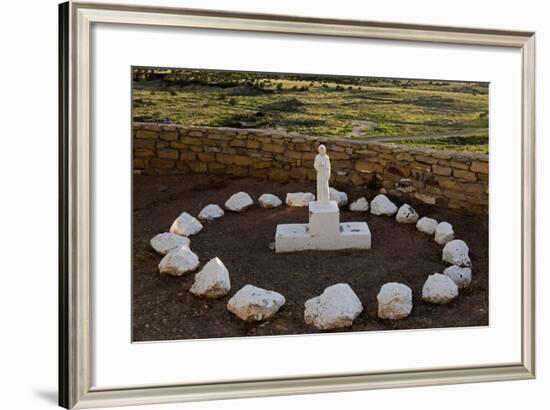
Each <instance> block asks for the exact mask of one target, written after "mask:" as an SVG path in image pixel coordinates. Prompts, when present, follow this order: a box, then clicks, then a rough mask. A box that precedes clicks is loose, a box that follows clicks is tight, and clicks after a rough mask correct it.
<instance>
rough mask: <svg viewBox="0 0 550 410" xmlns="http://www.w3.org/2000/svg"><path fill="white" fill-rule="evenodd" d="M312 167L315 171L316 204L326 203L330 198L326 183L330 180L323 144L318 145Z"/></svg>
mask: <svg viewBox="0 0 550 410" xmlns="http://www.w3.org/2000/svg"><path fill="white" fill-rule="evenodd" d="M313 166H314V167H315V169H316V170H317V202H328V200H329V196H330V195H329V187H328V181H329V179H330V158H329V156H328V155H327V149H326V147H325V146H324V145H323V144H321V145H319V154H317V155H316V156H315V163H314V164H313Z"/></svg>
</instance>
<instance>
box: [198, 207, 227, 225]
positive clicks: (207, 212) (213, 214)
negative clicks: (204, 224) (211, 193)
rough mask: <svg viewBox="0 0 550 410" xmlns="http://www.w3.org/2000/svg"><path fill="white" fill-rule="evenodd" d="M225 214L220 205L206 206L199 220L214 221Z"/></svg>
mask: <svg viewBox="0 0 550 410" xmlns="http://www.w3.org/2000/svg"><path fill="white" fill-rule="evenodd" d="M224 214H225V212H223V209H221V208H220V207H219V206H218V205H215V204H210V205H206V206H205V207H204V208H202V210H201V211H200V213H199V219H202V220H204V221H213V220H214V219H218V218H221V217H222V216H224Z"/></svg>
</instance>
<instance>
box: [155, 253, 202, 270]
mask: <svg viewBox="0 0 550 410" xmlns="http://www.w3.org/2000/svg"><path fill="white" fill-rule="evenodd" d="M198 267H199V257H198V256H197V255H196V254H195V253H194V252H193V251H192V250H191V249H189V247H188V246H180V247H178V248H175V249H172V250H171V251H170V252H168V253H167V254H166V256H165V257H164V258H162V260H161V261H160V263H159V271H160V273H166V274H167V275H172V276H181V275H183V274H184V273H186V272H191V271H194V270H195V269H197V268H198Z"/></svg>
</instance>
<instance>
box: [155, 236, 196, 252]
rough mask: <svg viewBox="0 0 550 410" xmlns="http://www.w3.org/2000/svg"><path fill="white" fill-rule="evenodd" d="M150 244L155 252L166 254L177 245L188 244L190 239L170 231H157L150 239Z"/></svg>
mask: <svg viewBox="0 0 550 410" xmlns="http://www.w3.org/2000/svg"><path fill="white" fill-rule="evenodd" d="M150 243H151V246H152V247H153V249H154V250H155V251H157V253H159V254H161V255H166V254H167V253H168V252H170V251H171V250H172V249H174V248H177V247H178V246H189V244H190V243H191V241H190V240H189V238H187V237H185V236H181V235H176V234H175V233H171V232H164V233H159V234H158V235H156V236H155V237H154V238H153V239H151V242H150Z"/></svg>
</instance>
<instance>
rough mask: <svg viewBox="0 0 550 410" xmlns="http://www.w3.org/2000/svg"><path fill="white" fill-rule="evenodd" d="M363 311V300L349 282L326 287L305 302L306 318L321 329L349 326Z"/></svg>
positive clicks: (309, 322)
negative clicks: (318, 294) (319, 293)
mask: <svg viewBox="0 0 550 410" xmlns="http://www.w3.org/2000/svg"><path fill="white" fill-rule="evenodd" d="M362 311H363V305H362V304H361V301H360V300H359V298H358V297H357V295H356V294H355V292H354V291H353V289H352V288H351V286H350V285H348V284H347V283H338V284H336V285H332V286H329V287H328V288H326V289H325V290H324V291H323V293H322V294H321V295H320V296H316V297H314V298H312V299H309V300H308V301H307V302H306V303H305V311H304V320H305V322H306V323H307V324H308V325H314V326H315V327H316V328H317V329H320V330H331V329H341V328H345V327H349V326H351V325H352V324H353V321H354V320H355V318H356V317H357V316H359V314H360V313H361V312H362Z"/></svg>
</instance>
